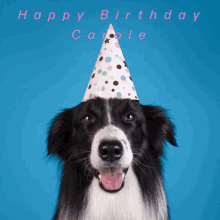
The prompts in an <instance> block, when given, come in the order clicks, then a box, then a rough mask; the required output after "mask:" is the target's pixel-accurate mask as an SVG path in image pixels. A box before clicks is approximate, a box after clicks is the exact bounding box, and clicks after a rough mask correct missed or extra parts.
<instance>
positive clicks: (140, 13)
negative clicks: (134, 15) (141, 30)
mask: <svg viewBox="0 0 220 220" xmlns="http://www.w3.org/2000/svg"><path fill="white" fill-rule="evenodd" d="M142 14H143V12H142V11H140V12H139V19H140V20H141V19H142V18H141V15H142Z"/></svg>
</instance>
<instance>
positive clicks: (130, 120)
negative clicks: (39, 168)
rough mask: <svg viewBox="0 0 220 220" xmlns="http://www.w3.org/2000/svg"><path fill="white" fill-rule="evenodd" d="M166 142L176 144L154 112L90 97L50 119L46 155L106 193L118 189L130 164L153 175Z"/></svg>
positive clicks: (122, 101) (132, 102)
mask: <svg viewBox="0 0 220 220" xmlns="http://www.w3.org/2000/svg"><path fill="white" fill-rule="evenodd" d="M166 140H167V141H168V142H169V143H170V144H172V145H174V146H176V145H177V144H176V140H175V137H174V126H173V124H172V123H171V121H170V120H169V118H168V117H167V116H166V114H165V112H164V110H163V109H161V108H160V107H153V106H144V105H141V104H140V103H139V101H136V100H129V99H108V100H106V99H102V98H95V99H91V100H88V101H86V102H83V103H80V104H79V105H78V106H76V107H74V108H70V109H66V110H64V111H63V112H61V113H60V114H59V115H57V116H56V117H55V118H54V119H53V121H52V123H51V126H50V129H49V133H48V139H47V141H48V146H47V147H48V155H51V156H57V157H58V158H60V159H61V161H64V163H65V164H67V165H68V167H72V169H77V170H78V174H79V175H82V176H81V179H83V178H85V177H90V179H91V176H92V178H94V177H96V178H98V179H99V185H100V187H101V188H102V189H103V190H105V191H107V192H111V193H112V192H118V191H120V190H121V189H122V188H123V186H124V179H125V175H126V173H127V171H128V169H129V167H130V166H131V165H134V166H135V164H136V166H140V164H144V165H145V167H143V169H145V168H146V167H147V166H149V167H150V166H154V167H155V168H156V169H158V172H159V171H160V162H159V161H160V160H159V157H160V156H161V155H162V154H163V144H164V142H165V141H166ZM79 172H81V173H79Z"/></svg>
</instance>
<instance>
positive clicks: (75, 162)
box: [69, 158, 87, 165]
mask: <svg viewBox="0 0 220 220" xmlns="http://www.w3.org/2000/svg"><path fill="white" fill-rule="evenodd" d="M85 160H87V158H83V159H79V160H76V161H73V162H71V163H69V165H72V164H77V163H80V162H82V161H85Z"/></svg>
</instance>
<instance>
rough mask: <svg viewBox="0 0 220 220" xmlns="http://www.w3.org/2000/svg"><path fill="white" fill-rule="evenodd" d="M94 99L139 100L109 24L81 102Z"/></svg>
mask: <svg viewBox="0 0 220 220" xmlns="http://www.w3.org/2000/svg"><path fill="white" fill-rule="evenodd" d="M95 97H101V98H106V99H108V98H122V99H132V100H139V99H138V96H137V93H136V90H135V87H134V84H133V81H132V79H131V75H130V73H129V70H128V67H127V64H126V62H125V59H124V56H123V54H122V51H121V48H120V46H119V43H118V40H117V39H116V35H115V31H114V29H113V26H112V25H111V24H110V25H109V28H108V31H107V34H106V36H105V40H104V42H103V44H102V48H101V51H100V53H99V56H98V59H97V61H96V64H95V67H94V69H93V73H92V76H91V78H90V81H89V84H88V87H87V89H86V92H85V95H84V98H83V102H85V101H87V100H89V99H93V98H95Z"/></svg>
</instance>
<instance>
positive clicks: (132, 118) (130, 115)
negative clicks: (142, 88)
mask: <svg viewBox="0 0 220 220" xmlns="http://www.w3.org/2000/svg"><path fill="white" fill-rule="evenodd" d="M125 120H126V121H133V120H134V115H132V114H127V115H126V116H125Z"/></svg>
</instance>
